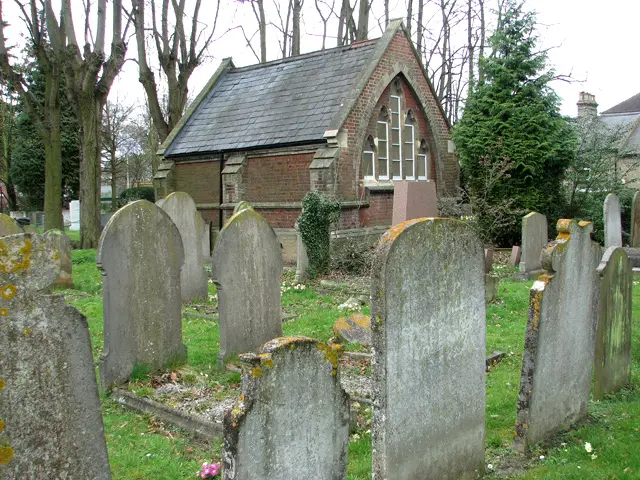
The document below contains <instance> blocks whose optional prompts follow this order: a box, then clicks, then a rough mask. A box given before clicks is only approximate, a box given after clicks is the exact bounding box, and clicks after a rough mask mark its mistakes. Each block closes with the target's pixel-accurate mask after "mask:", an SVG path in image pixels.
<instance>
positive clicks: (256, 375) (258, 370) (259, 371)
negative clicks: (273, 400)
mask: <svg viewBox="0 0 640 480" xmlns="http://www.w3.org/2000/svg"><path fill="white" fill-rule="evenodd" d="M251 375H252V376H253V378H260V377H261V376H262V367H254V368H252V369H251Z"/></svg>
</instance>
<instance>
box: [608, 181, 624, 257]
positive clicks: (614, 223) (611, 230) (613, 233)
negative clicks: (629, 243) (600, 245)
mask: <svg viewBox="0 0 640 480" xmlns="http://www.w3.org/2000/svg"><path fill="white" fill-rule="evenodd" d="M604 246H605V248H608V247H621V246H622V220H621V216H620V200H618V197H617V196H616V195H614V194H613V193H610V194H609V195H607V197H606V198H605V199H604Z"/></svg>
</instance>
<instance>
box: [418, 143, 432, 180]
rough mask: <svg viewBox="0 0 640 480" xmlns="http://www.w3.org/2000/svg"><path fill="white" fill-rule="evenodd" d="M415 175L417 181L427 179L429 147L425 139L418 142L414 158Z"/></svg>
mask: <svg viewBox="0 0 640 480" xmlns="http://www.w3.org/2000/svg"><path fill="white" fill-rule="evenodd" d="M416 174H417V176H418V180H428V179H429V146H428V145H427V142H426V140H425V139H422V140H421V141H420V148H419V150H418V155H417V158H416Z"/></svg>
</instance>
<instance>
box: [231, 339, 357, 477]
mask: <svg viewBox="0 0 640 480" xmlns="http://www.w3.org/2000/svg"><path fill="white" fill-rule="evenodd" d="M339 357H340V349H339V348H336V347H332V346H328V345H325V344H324V343H322V342H319V341H317V340H313V339H311V338H305V337H283V338H278V339H274V340H272V341H271V342H269V343H267V344H266V345H264V346H263V347H262V348H261V349H260V350H259V352H258V354H246V355H242V356H241V359H242V361H243V367H242V371H243V373H242V377H243V378H242V396H241V397H240V398H238V400H237V401H236V403H235V404H234V405H233V406H232V407H231V408H230V409H229V410H228V411H227V412H226V413H225V416H224V422H223V423H224V440H223V467H224V468H223V470H224V473H223V477H222V478H223V479H225V480H241V479H261V478H264V479H267V478H269V479H282V480H285V479H314V480H337V479H344V478H346V475H347V450H348V443H349V405H348V397H347V395H346V393H345V392H344V390H343V389H342V387H341V386H340V378H339V372H338V366H339V365H338V360H339Z"/></svg>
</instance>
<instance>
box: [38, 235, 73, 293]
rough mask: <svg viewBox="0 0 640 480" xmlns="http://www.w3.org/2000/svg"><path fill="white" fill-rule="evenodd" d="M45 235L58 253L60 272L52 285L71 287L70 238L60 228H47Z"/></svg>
mask: <svg viewBox="0 0 640 480" xmlns="http://www.w3.org/2000/svg"><path fill="white" fill-rule="evenodd" d="M44 236H45V237H47V238H48V239H49V242H50V243H51V245H53V247H54V248H55V249H56V250H57V251H58V254H59V255H60V273H59V274H58V278H57V279H56V281H55V283H54V285H55V286H56V287H61V288H73V276H72V268H73V266H72V262H71V240H70V239H69V237H67V236H66V235H65V234H64V233H62V232H61V231H60V230H57V229H55V228H54V229H52V230H48V231H47V232H46V233H45V234H44Z"/></svg>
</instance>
